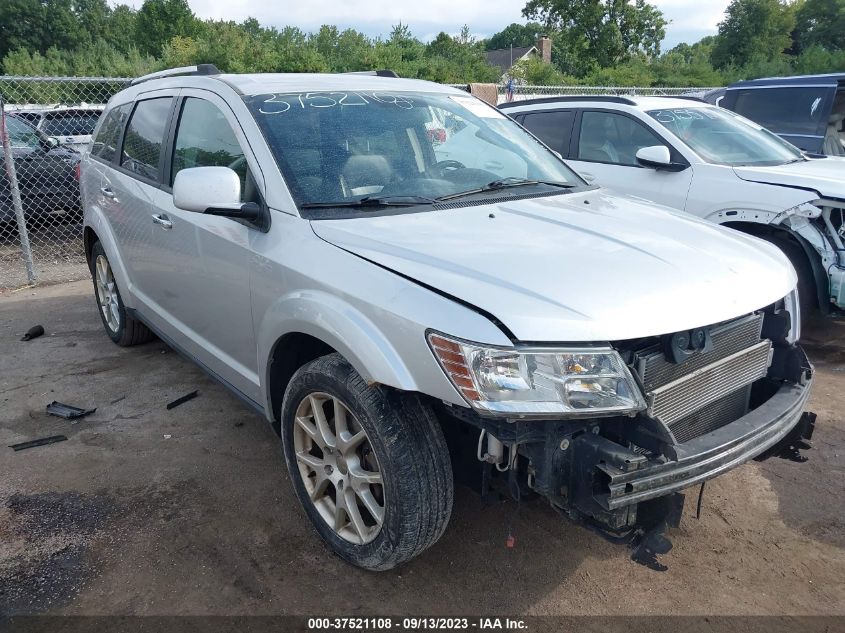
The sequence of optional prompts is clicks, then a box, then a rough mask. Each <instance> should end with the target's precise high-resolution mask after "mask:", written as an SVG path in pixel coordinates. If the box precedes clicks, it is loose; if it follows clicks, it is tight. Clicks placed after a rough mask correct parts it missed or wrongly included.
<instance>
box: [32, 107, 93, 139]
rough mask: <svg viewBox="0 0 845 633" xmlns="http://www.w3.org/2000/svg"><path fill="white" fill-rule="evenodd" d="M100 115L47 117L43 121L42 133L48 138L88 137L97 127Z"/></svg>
mask: <svg viewBox="0 0 845 633" xmlns="http://www.w3.org/2000/svg"><path fill="white" fill-rule="evenodd" d="M99 118H100V113H99V112H95V111H91V112H75V113H72V114H71V113H68V114H56V115H52V116H48V117H47V118H46V119H45V121H44V127H43V130H44V133H45V134H47V135H48V136H88V135H90V134H91V133H92V132H93V131H94V128H95V127H97V119H99Z"/></svg>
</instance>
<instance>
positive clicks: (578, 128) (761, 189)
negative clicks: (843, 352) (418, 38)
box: [500, 96, 845, 316]
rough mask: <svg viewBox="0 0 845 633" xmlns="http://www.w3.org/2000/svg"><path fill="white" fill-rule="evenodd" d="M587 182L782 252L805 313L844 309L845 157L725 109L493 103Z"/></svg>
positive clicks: (645, 103) (587, 100)
mask: <svg viewBox="0 0 845 633" xmlns="http://www.w3.org/2000/svg"><path fill="white" fill-rule="evenodd" d="M500 107H501V108H502V109H503V110H504V111H505V112H506V113H507V114H508V115H510V116H511V117H512V118H514V119H516V121H517V122H519V123H522V124H523V125H524V126H525V127H527V128H528V130H529V131H531V132H533V133H534V134H535V135H536V136H537V137H539V138H540V139H541V140H542V141H544V142H545V143H546V144H547V145H549V147H551V149H553V150H555V151H558V152H560V154H561V155H562V156H563V157H564V158H566V159H567V162H568V163H569V164H570V165H571V166H572V167H574V168H575V169H576V170H577V171H578V172H579V173H581V175H583V176H584V177H585V178H586V179H587V180H589V181H593V182H595V183H596V184H599V185H602V186H605V187H610V188H612V189H615V190H616V191H617V192H620V193H626V194H629V195H633V196H637V197H640V198H645V199H647V200H651V201H653V202H658V203H660V204H665V205H667V206H670V207H674V208H676V209H681V210H684V211H686V212H688V213H691V214H693V215H696V216H698V217H700V218H704V219H706V220H710V221H713V222H717V223H719V224H722V225H725V226H730V227H732V228H735V229H738V230H740V231H743V232H745V233H749V234H751V235H755V236H757V237H761V238H763V239H765V240H767V241H769V242H772V243H773V244H775V245H777V246H778V247H780V249H781V250H782V251H784V253H786V255H787V256H788V257H789V258H790V260H791V261H792V264H793V266H794V267H795V269H796V271H797V272H798V276H799V279H800V290H801V302H802V307H803V308H804V310H805V311H810V310H812V309H813V308H816V307H818V308H820V310H821V312H822V313H823V314H828V315H840V316H841V315H842V314H843V312H845V247H844V246H843V243H845V223H843V215H845V159H842V158H830V157H816V156H814V155H808V154H804V153H803V152H802V151H801V150H800V149H798V148H797V147H795V146H793V145H791V144H789V143H787V142H786V141H784V140H783V139H781V138H780V137H778V136H777V135H775V134H773V133H772V132H770V131H768V130H766V129H764V128H762V127H760V126H759V125H757V124H756V123H753V122H752V121H749V120H748V119H745V118H743V117H741V116H739V115H737V114H735V113H733V112H730V111H728V110H724V109H722V108H717V107H714V106H710V105H708V104H705V103H702V102H699V101H695V100H687V99H680V98H666V97H633V96H631V97H627V96H626V97H592V96H590V97H551V98H544V99H532V100H530V101H520V102H514V103H509V104H504V105H502V106H500Z"/></svg>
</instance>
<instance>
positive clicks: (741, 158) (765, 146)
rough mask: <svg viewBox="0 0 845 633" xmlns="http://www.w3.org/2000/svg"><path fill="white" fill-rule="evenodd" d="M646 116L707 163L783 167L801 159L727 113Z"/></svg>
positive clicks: (668, 112)
mask: <svg viewBox="0 0 845 633" xmlns="http://www.w3.org/2000/svg"><path fill="white" fill-rule="evenodd" d="M648 114H649V115H651V117H652V118H654V119H655V120H656V121H657V122H658V123H660V124H661V125H662V126H663V127H665V128H666V129H667V130H669V131H670V132H672V134H674V135H675V136H677V137H678V138H679V139H681V140H682V141H683V142H684V143H686V144H687V145H689V146H690V147H691V148H692V149H693V150H694V151H695V152H696V153H697V154H698V155H699V156H701V158H703V159H704V160H706V161H707V162H709V163H715V164H717V165H730V166H732V167H738V166H741V165H783V164H784V163H790V162H794V161H796V160H801V158H802V154H801V150H799V149H798V148H797V147H794V146H792V145H790V144H789V143H787V142H786V141H784V140H783V139H781V138H780V137H779V136H777V135H775V134H772V133H771V132H769V131H768V130H766V129H764V128H762V127H760V126H758V125H756V124H754V123H752V122H751V121H748V120H747V119H743V118H742V117H740V116H738V115H736V114H734V113H733V112H730V111H729V110H723V109H721V108H708V107H704V108H701V107H699V108H672V109H669V110H650V111H649V112H648Z"/></svg>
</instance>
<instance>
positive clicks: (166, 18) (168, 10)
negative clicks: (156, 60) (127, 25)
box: [135, 0, 200, 57]
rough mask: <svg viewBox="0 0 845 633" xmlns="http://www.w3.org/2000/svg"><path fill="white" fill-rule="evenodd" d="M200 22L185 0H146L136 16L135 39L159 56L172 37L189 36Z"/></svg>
mask: <svg viewBox="0 0 845 633" xmlns="http://www.w3.org/2000/svg"><path fill="white" fill-rule="evenodd" d="M199 25H200V23H199V21H198V20H197V18H196V16H195V15H194V13H193V12H192V11H191V7H190V6H188V0H145V1H144V4H143V6H141V8H140V10H139V11H138V15H137V16H136V18H135V42H136V43H137V45H138V48H140V49H141V51H142V52H144V53H149V54H150V55H154V56H156V57H158V56H159V55H161V52H162V49H163V48H164V46H165V44H167V43H168V42H169V41H170V40H171V39H172V38H173V37H176V36H183V37H192V36H194V35H196V34H197V32H198V30H199Z"/></svg>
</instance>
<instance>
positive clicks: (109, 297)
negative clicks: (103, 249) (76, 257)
mask: <svg viewBox="0 0 845 633" xmlns="http://www.w3.org/2000/svg"><path fill="white" fill-rule="evenodd" d="M94 268H95V273H94V279H95V281H96V284H97V302H98V303H99V304H100V310H101V311H102V313H103V319H104V320H105V322H106V325H107V326H108V328H109V329H110V330H111V331H112V332H117V331H118V329H119V328H120V304H119V302H118V294H117V284H115V282H114V275H113V274H112V270H111V266H110V265H109V260H108V259H106V257H105V256H103V255H98V256H97V259H96V260H95V262H94Z"/></svg>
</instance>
